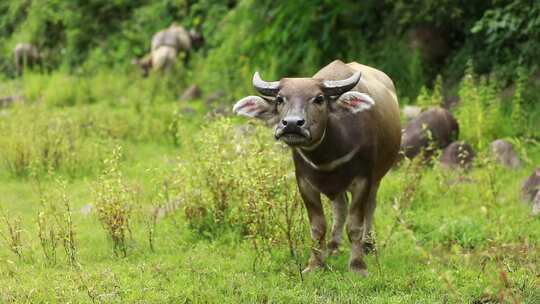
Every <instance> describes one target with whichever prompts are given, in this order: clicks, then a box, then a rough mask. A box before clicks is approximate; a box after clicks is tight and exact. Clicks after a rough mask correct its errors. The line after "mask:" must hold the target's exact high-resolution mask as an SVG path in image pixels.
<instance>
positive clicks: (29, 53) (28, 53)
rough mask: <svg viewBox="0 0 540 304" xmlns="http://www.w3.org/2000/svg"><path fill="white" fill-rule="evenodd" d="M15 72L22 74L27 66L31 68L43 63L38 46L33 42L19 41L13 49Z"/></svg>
mask: <svg viewBox="0 0 540 304" xmlns="http://www.w3.org/2000/svg"><path fill="white" fill-rule="evenodd" d="M13 61H14V64H15V72H16V73H17V75H22V73H23V70H24V69H25V68H31V67H33V66H35V65H37V64H39V63H41V54H40V53H39V51H38V49H37V47H36V46H35V45H33V44H31V43H17V45H16V46H15V48H14V49H13Z"/></svg>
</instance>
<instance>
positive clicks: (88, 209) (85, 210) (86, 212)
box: [80, 204, 94, 216]
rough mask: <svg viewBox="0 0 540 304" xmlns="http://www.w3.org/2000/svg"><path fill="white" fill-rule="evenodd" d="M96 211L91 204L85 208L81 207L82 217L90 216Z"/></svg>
mask: <svg viewBox="0 0 540 304" xmlns="http://www.w3.org/2000/svg"><path fill="white" fill-rule="evenodd" d="M93 209H94V207H93V206H92V205H91V204H86V205H84V206H82V207H81V210H80V212H81V214H82V215H85V216H86V215H89V214H90V213H92V210H93Z"/></svg>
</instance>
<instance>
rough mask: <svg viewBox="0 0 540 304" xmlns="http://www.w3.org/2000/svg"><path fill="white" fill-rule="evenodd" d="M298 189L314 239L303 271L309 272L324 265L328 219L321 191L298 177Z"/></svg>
mask: <svg viewBox="0 0 540 304" xmlns="http://www.w3.org/2000/svg"><path fill="white" fill-rule="evenodd" d="M298 189H299V190H300V195H301V196H302V200H303V201H304V204H305V206H306V209H307V212H308V218H309V223H310V225H311V238H312V240H313V246H312V247H311V257H310V259H309V263H308V266H307V267H306V269H304V271H302V273H307V272H310V271H312V270H315V269H318V268H320V267H322V266H324V259H325V249H326V248H325V247H326V244H325V234H326V220H325V218H324V210H323V206H322V203H321V193H320V192H319V191H317V189H315V188H314V187H313V186H311V185H310V184H309V182H307V181H306V180H304V179H303V178H298Z"/></svg>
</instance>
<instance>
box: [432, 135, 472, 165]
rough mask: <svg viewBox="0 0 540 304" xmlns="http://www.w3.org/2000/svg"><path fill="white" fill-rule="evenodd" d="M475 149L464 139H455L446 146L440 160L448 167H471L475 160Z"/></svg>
mask: <svg viewBox="0 0 540 304" xmlns="http://www.w3.org/2000/svg"><path fill="white" fill-rule="evenodd" d="M474 156H475V153H474V150H473V148H472V147H471V145H469V144H467V143H465V142H463V141H455V142H453V143H451V144H450V145H449V146H448V147H446V148H445V149H444V151H443V153H442V155H441V158H440V162H441V165H442V167H443V168H447V169H456V168H462V169H469V168H470V167H471V166H472V162H473V160H474Z"/></svg>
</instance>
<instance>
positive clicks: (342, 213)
mask: <svg viewBox="0 0 540 304" xmlns="http://www.w3.org/2000/svg"><path fill="white" fill-rule="evenodd" d="M347 205H348V199H347V192H345V191H344V192H343V193H341V194H339V195H338V196H337V197H336V198H335V199H333V200H332V240H331V241H330V242H329V243H328V253H329V254H331V255H332V254H336V253H338V251H339V246H340V245H341V237H342V235H343V227H344V226H345V221H346V220H347Z"/></svg>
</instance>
